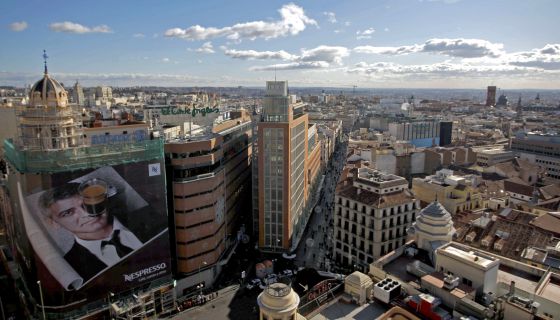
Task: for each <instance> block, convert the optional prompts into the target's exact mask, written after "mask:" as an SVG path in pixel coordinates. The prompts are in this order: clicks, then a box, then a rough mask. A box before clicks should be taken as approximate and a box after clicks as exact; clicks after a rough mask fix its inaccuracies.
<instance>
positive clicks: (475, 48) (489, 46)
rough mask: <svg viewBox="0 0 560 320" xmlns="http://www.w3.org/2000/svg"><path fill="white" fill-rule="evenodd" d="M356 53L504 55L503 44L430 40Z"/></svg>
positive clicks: (365, 47)
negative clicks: (422, 42)
mask: <svg viewBox="0 0 560 320" xmlns="http://www.w3.org/2000/svg"><path fill="white" fill-rule="evenodd" d="M354 51H355V52H358V53H374V54H388V55H404V54H410V53H416V52H428V53H437V54H442V55H446V56H450V57H458V58H477V57H499V56H501V55H503V54H504V51H503V45H502V44H501V43H492V42H489V41H486V40H481V39H429V40H427V41H426V42H425V43H424V44H414V45H410V46H400V47H375V46H359V47H356V48H354Z"/></svg>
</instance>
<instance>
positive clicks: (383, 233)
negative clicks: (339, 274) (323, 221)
mask: <svg viewBox="0 0 560 320" xmlns="http://www.w3.org/2000/svg"><path fill="white" fill-rule="evenodd" d="M342 174H343V177H341V180H340V181H339V183H338V185H337V187H336V195H335V217H334V246H333V259H334V260H335V261H337V262H338V263H340V264H342V265H345V266H354V269H359V270H362V271H365V270H367V268H368V266H369V264H370V263H372V262H373V261H375V260H377V259H378V258H379V257H381V256H383V255H385V254H387V253H389V252H391V251H393V250H395V249H397V248H399V247H400V246H402V245H404V244H405V241H406V229H407V228H408V227H410V226H411V225H412V223H413V222H414V221H415V219H416V213H417V212H418V209H419V206H420V201H418V200H416V199H415V198H414V196H413V195H412V193H411V192H410V191H409V189H408V182H407V181H406V179H405V178H403V177H399V176H396V175H393V174H387V173H384V172H381V171H378V170H374V169H370V168H367V167H364V168H352V169H349V168H345V169H344V172H343V173H342Z"/></svg>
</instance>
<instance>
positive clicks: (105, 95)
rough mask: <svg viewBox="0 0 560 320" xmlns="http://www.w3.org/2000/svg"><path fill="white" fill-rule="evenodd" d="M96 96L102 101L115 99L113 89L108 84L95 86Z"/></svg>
mask: <svg viewBox="0 0 560 320" xmlns="http://www.w3.org/2000/svg"><path fill="white" fill-rule="evenodd" d="M95 97H96V98H97V99H100V100H101V101H109V100H111V99H113V89H112V88H111V87H107V86H99V87H97V88H95Z"/></svg>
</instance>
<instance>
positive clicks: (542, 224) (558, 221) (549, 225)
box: [530, 213, 560, 236]
mask: <svg viewBox="0 0 560 320" xmlns="http://www.w3.org/2000/svg"><path fill="white" fill-rule="evenodd" d="M530 224H532V225H534V226H535V227H537V228H540V229H542V230H546V231H550V232H553V233H555V234H556V235H557V236H559V235H560V216H557V215H554V214H550V213H547V214H543V215H542V216H540V217H537V218H535V219H533V221H531V222H530Z"/></svg>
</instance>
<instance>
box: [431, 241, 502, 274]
mask: <svg viewBox="0 0 560 320" xmlns="http://www.w3.org/2000/svg"><path fill="white" fill-rule="evenodd" d="M469 249H470V248H468V247H463V246H461V245H458V244H455V243H448V244H447V245H445V246H443V247H440V248H439V249H437V251H436V252H437V254H445V255H448V256H451V257H453V258H455V259H458V260H461V261H464V262H469V263H471V264H476V265H478V266H480V267H482V268H485V269H487V268H491V267H493V266H494V265H496V264H498V263H499V262H500V261H499V260H498V259H496V258H493V257H491V256H489V255H486V254H484V253H483V252H478V251H474V250H469Z"/></svg>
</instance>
